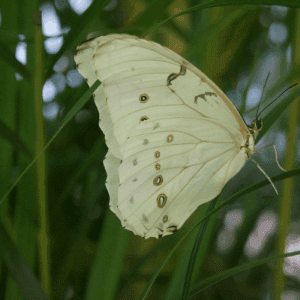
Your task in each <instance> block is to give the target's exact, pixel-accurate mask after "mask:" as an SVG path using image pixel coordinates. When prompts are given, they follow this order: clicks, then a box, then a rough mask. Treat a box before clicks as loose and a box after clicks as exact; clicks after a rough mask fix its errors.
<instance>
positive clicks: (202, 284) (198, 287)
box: [189, 251, 300, 297]
mask: <svg viewBox="0 0 300 300" xmlns="http://www.w3.org/2000/svg"><path fill="white" fill-rule="evenodd" d="M299 254H300V251H294V252H291V253H285V254H279V255H274V256H271V257H266V258H263V259H259V260H255V261H250V262H248V263H245V264H242V265H241V266H237V267H235V268H231V269H230V270H227V271H225V272H222V273H220V274H216V275H214V276H211V277H209V278H207V279H205V280H202V281H201V282H200V283H198V284H196V285H195V287H194V288H193V289H192V291H191V293H190V295H189V297H194V296H197V294H198V293H199V292H201V291H203V290H204V289H206V288H208V287H210V286H212V285H214V284H216V283H218V282H219V281H221V280H224V279H226V278H228V277H230V276H232V275H235V274H238V273H239V272H242V271H246V270H249V269H252V268H254V267H257V266H260V265H263V264H265V263H267V262H270V261H273V260H278V259H282V258H285V257H290V256H295V255H299Z"/></svg>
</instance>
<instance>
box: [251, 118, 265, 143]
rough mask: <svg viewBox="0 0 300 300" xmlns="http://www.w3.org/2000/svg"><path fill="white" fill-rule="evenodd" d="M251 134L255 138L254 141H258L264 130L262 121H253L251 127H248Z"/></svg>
mask: <svg viewBox="0 0 300 300" xmlns="http://www.w3.org/2000/svg"><path fill="white" fill-rule="evenodd" d="M248 128H249V131H250V134H251V135H252V136H253V138H254V140H255V139H256V137H257V135H258V133H259V132H260V131H261V129H262V119H255V120H254V121H252V123H251V125H249V126H248Z"/></svg>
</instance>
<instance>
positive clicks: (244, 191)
mask: <svg viewBox="0 0 300 300" xmlns="http://www.w3.org/2000/svg"><path fill="white" fill-rule="evenodd" d="M298 175H300V168H299V169H295V170H292V171H288V172H286V173H283V174H279V175H276V176H274V177H271V180H272V181H273V182H276V181H279V180H283V179H286V178H290V177H293V176H298ZM268 184H270V182H269V180H268V179H266V180H263V181H261V182H259V183H256V184H252V185H251V186H249V187H247V188H244V189H242V190H241V191H239V192H237V193H235V194H234V195H232V196H231V197H229V198H228V199H227V200H226V201H224V202H222V203H221V204H219V205H218V206H217V207H216V208H214V209H213V210H212V211H211V212H210V213H208V214H207V215H206V216H205V217H204V218H203V219H201V220H200V221H199V222H198V223H197V224H196V225H195V226H194V227H193V228H191V229H190V230H189V231H188V232H187V233H186V235H184V236H183V237H182V238H181V239H180V240H179V241H178V243H177V244H176V245H175V246H174V248H173V249H172V250H171V251H170V253H169V254H168V255H167V257H166V258H165V260H164V261H163V263H162V264H161V265H160V266H159V267H158V268H157V269H156V271H155V273H154V274H153V275H152V277H151V279H150V281H149V282H148V284H147V286H146V288H145V289H144V291H143V293H142V295H141V297H140V300H142V299H146V297H147V295H148V294H149V292H150V289H151V287H152V285H153V283H154V281H155V280H156V278H157V276H158V274H159V273H160V271H161V270H162V268H163V267H164V265H165V264H166V263H167V261H168V260H169V258H170V257H171V256H172V255H173V253H174V252H175V250H176V249H177V248H178V247H179V246H180V244H181V243H182V242H183V241H184V240H185V238H186V237H187V236H188V235H189V234H190V233H191V232H192V231H193V230H195V229H196V228H197V227H198V226H199V225H200V224H201V223H202V222H203V221H204V220H205V219H206V218H208V217H210V216H211V215H212V214H214V213H216V212H218V211H219V210H220V209H221V208H222V207H224V206H225V205H227V204H230V203H233V202H234V201H236V200H237V199H238V198H239V197H242V196H244V195H246V194H248V193H251V192H253V191H255V190H257V189H259V188H262V187H264V186H267V185H268Z"/></svg>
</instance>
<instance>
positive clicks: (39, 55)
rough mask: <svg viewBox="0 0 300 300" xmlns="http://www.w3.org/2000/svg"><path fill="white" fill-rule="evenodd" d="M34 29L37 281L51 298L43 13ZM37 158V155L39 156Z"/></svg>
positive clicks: (35, 17) (35, 23) (39, 15)
mask: <svg viewBox="0 0 300 300" xmlns="http://www.w3.org/2000/svg"><path fill="white" fill-rule="evenodd" d="M33 19H34V25H35V26H34V27H35V30H34V31H35V40H34V46H35V55H34V60H35V62H34V102H35V121H36V124H37V126H36V143H35V154H36V156H39V158H38V159H37V160H36V176H37V198H38V199H37V200H38V203H39V206H38V210H39V225H40V228H39V237H38V242H39V248H40V249H39V254H40V263H39V266H40V278H41V284H42V287H43V289H44V291H45V292H46V294H47V295H51V289H50V287H51V279H50V253H49V239H48V228H49V226H48V215H47V212H48V209H47V196H46V195H47V192H46V188H47V178H46V156H45V152H44V151H43V149H44V144H45V141H44V140H45V133H44V117H43V96H42V91H43V85H44V76H43V75H44V68H43V52H44V39H43V32H42V13H41V11H35V12H34V18H33ZM39 154H40V155H39Z"/></svg>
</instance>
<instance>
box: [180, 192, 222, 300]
mask: <svg viewBox="0 0 300 300" xmlns="http://www.w3.org/2000/svg"><path fill="white" fill-rule="evenodd" d="M219 198H220V197H216V198H215V199H214V200H212V201H211V202H210V204H209V208H208V210H207V213H208V214H209V213H210V212H211V211H212V210H213V209H214V208H215V206H216V204H217V202H218V200H219ZM209 219H210V218H209V217H208V218H207V219H206V220H205V221H204V222H203V223H202V224H201V226H200V229H199V232H198V234H197V237H196V239H195V243H194V247H193V249H192V252H191V255H190V260H189V263H188V267H187V271H186V276H185V280H184V286H183V291H182V297H181V299H182V300H186V299H188V297H189V293H190V287H191V282H192V275H193V271H194V267H195V263H196V259H197V255H198V251H199V248H200V245H201V242H202V240H203V237H204V234H205V231H206V228H207V225H208V222H209Z"/></svg>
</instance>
